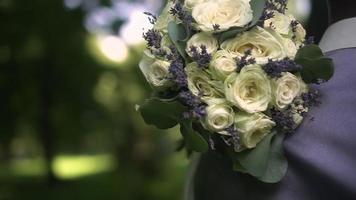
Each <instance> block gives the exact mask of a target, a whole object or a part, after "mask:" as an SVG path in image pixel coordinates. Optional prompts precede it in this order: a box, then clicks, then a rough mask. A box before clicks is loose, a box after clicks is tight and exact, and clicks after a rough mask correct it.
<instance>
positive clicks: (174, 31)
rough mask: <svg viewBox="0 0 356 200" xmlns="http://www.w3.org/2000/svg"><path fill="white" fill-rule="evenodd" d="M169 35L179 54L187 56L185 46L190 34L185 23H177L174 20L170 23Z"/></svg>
mask: <svg viewBox="0 0 356 200" xmlns="http://www.w3.org/2000/svg"><path fill="white" fill-rule="evenodd" d="M167 28H168V36H169V38H170V39H171V40H172V42H173V44H174V45H175V47H176V48H177V50H178V52H179V54H180V55H181V56H182V57H183V58H186V52H185V47H186V43H187V40H188V39H189V37H190V35H189V34H188V32H187V30H186V29H185V27H184V25H183V24H177V23H175V22H173V21H171V22H169V23H168V27H167Z"/></svg>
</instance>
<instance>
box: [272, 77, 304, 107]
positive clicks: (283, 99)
mask: <svg viewBox="0 0 356 200" xmlns="http://www.w3.org/2000/svg"><path fill="white" fill-rule="evenodd" d="M272 82H273V84H272V85H273V86H274V90H273V92H274V94H273V96H274V104H275V105H276V106H277V108H278V109H284V108H286V107H287V106H288V105H290V104H291V103H292V102H293V100H294V99H295V98H296V97H297V96H298V95H299V94H300V91H301V84H300V80H299V79H298V77H296V76H295V75H293V74H291V73H289V72H286V73H283V75H282V77H280V78H278V79H276V80H272Z"/></svg>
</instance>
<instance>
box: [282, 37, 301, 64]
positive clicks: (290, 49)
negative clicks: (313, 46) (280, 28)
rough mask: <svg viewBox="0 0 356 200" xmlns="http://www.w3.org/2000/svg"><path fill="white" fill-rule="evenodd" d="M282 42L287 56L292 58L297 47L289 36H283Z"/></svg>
mask: <svg viewBox="0 0 356 200" xmlns="http://www.w3.org/2000/svg"><path fill="white" fill-rule="evenodd" d="M283 43H284V46H285V47H286V48H285V49H286V53H287V56H288V57H289V58H291V59H294V58H295V55H296V54H297V51H298V47H297V46H296V45H295V43H294V42H293V41H292V40H291V39H289V38H283Z"/></svg>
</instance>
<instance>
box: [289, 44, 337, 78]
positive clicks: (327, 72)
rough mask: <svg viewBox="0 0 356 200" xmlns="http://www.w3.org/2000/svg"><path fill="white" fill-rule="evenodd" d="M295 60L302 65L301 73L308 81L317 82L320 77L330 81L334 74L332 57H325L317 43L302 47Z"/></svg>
mask: <svg viewBox="0 0 356 200" xmlns="http://www.w3.org/2000/svg"><path fill="white" fill-rule="evenodd" d="M295 61H296V62H297V63H298V64H300V65H301V66H302V70H301V75H302V78H303V80H304V81H305V82H306V83H317V82H318V80H320V79H322V80H325V81H328V80H330V79H331V77H332V76H333V75H334V63H333V61H332V59H330V58H327V57H325V56H324V54H323V52H322V51H321V49H320V48H319V47H318V46H317V45H306V46H304V47H302V48H300V49H299V50H298V52H297V54H296V57H295Z"/></svg>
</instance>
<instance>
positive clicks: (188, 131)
mask: <svg viewBox="0 0 356 200" xmlns="http://www.w3.org/2000/svg"><path fill="white" fill-rule="evenodd" d="M180 132H181V134H182V135H183V138H184V141H185V144H186V146H187V147H188V148H190V149H191V150H193V151H196V152H206V151H208V150H209V145H208V143H207V141H206V140H205V139H204V138H203V137H202V136H201V135H200V134H199V133H198V132H196V131H194V130H193V125H192V121H191V120H183V121H181V122H180Z"/></svg>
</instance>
